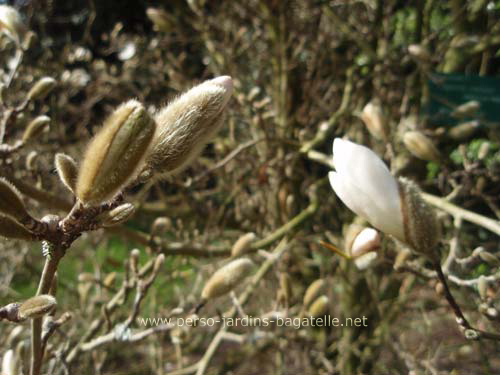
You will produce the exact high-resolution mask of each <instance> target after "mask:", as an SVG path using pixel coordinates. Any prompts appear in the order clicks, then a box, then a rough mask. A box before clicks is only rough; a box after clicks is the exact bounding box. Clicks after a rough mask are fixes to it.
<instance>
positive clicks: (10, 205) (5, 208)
mask: <svg viewBox="0 0 500 375" xmlns="http://www.w3.org/2000/svg"><path fill="white" fill-rule="evenodd" d="M0 212H1V213H3V214H5V215H9V216H12V217H13V218H14V219H16V220H18V221H20V222H24V221H25V220H26V219H29V218H30V217H31V216H30V215H29V213H28V211H26V208H25V207H24V203H23V200H22V199H21V193H19V191H18V190H17V189H16V187H15V186H14V185H12V184H11V183H10V182H9V181H7V180H6V179H5V178H3V177H0Z"/></svg>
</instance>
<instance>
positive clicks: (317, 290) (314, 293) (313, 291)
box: [302, 279, 326, 309]
mask: <svg viewBox="0 0 500 375" xmlns="http://www.w3.org/2000/svg"><path fill="white" fill-rule="evenodd" d="M325 285H326V283H325V280H323V279H318V280H316V281H313V282H312V284H311V285H309V287H308V288H307V290H306V292H305V294H304V300H303V302H302V305H303V306H304V309H307V308H308V307H309V305H310V304H311V303H312V302H313V301H314V300H316V299H317V298H318V296H319V295H320V294H321V293H322V292H323V288H324V287H325Z"/></svg>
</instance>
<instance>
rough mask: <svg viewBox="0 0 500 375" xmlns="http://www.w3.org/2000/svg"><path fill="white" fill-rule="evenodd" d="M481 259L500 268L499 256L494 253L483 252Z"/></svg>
mask: <svg viewBox="0 0 500 375" xmlns="http://www.w3.org/2000/svg"><path fill="white" fill-rule="evenodd" d="M479 257H480V258H481V259H482V260H483V261H484V262H486V263H488V264H490V265H492V266H494V267H498V266H500V259H498V257H497V256H495V255H493V254H492V253H490V252H488V251H484V250H483V251H481V252H480V253H479Z"/></svg>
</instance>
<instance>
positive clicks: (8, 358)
mask: <svg viewBox="0 0 500 375" xmlns="http://www.w3.org/2000/svg"><path fill="white" fill-rule="evenodd" d="M3 6H5V5H0V7H3ZM1 374H2V375H17V372H16V358H15V356H14V351H13V350H12V349H9V350H7V351H5V353H4V355H3V358H2V372H1Z"/></svg>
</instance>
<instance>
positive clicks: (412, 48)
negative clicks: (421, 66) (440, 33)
mask: <svg viewBox="0 0 500 375" xmlns="http://www.w3.org/2000/svg"><path fill="white" fill-rule="evenodd" d="M408 52H409V53H410V55H411V56H413V57H414V58H416V59H417V60H420V61H422V62H429V61H431V55H430V53H429V51H428V50H427V48H425V47H424V46H422V45H420V44H410V45H409V46H408Z"/></svg>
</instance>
